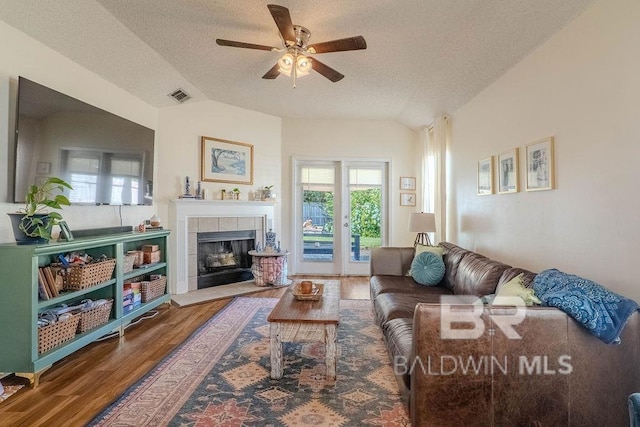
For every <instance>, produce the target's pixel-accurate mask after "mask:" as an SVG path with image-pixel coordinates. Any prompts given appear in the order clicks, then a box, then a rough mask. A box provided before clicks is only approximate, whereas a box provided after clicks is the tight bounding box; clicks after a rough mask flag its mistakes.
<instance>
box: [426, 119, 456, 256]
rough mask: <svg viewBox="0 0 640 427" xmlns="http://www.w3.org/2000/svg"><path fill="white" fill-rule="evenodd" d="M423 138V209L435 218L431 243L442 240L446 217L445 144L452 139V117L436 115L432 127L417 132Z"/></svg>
mask: <svg viewBox="0 0 640 427" xmlns="http://www.w3.org/2000/svg"><path fill="white" fill-rule="evenodd" d="M420 137H421V140H422V148H423V150H422V151H423V153H422V188H423V196H422V200H423V211H424V212H433V213H435V217H436V233H435V239H434V243H438V242H442V241H445V240H446V238H447V234H446V230H447V227H446V219H447V212H446V208H447V191H446V183H447V180H446V177H447V169H446V164H447V159H446V156H447V146H448V145H449V144H450V142H451V141H450V139H451V119H450V118H449V117H448V116H447V115H444V114H443V115H441V116H438V117H436V119H435V121H434V122H433V126H429V127H427V128H425V129H423V131H422V132H421V134H420Z"/></svg>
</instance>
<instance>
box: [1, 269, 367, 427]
mask: <svg viewBox="0 0 640 427" xmlns="http://www.w3.org/2000/svg"><path fill="white" fill-rule="evenodd" d="M312 277H318V276H312ZM296 278H302V276H297V277H296ZM328 279H329V277H328ZM331 279H339V280H340V282H341V284H342V286H341V292H340V293H341V298H342V299H369V278H368V277H340V278H337V277H331ZM285 291H286V288H281V289H274V290H271V291H262V292H258V293H256V294H248V295H243V296H246V297H252V296H253V297H258V298H269V297H280V296H282V294H283V293H284V292H285ZM230 301H231V299H226V300H219V301H213V302H208V303H203V304H198V305H192V306H188V307H182V308H177V307H170V308H169V307H168V306H166V305H164V306H162V307H161V308H159V309H158V314H157V315H156V316H155V317H154V318H153V319H150V320H144V321H142V322H140V323H138V324H136V325H132V326H130V327H129V328H128V329H127V330H126V332H125V335H124V337H122V338H120V339H118V338H117V337H115V338H110V339H107V340H104V341H100V342H95V343H92V344H90V345H89V346H87V347H85V348H83V349H81V350H79V351H77V352H75V353H74V354H72V355H69V356H68V357H66V358H65V359H63V360H61V361H59V362H57V363H55V364H54V365H53V366H52V367H51V368H50V369H49V370H48V371H46V372H45V373H44V374H42V376H41V377H40V385H39V387H37V388H36V389H31V388H29V387H28V386H26V387H24V388H23V389H21V390H20V391H18V393H16V394H15V395H14V396H11V398H9V399H8V400H7V401H5V402H2V403H0V426H2V427H4V426H29V427H31V426H84V425H85V424H87V423H88V422H89V421H91V420H92V419H93V418H94V417H95V416H96V415H97V414H99V413H100V412H101V411H102V410H103V409H104V408H105V407H106V406H108V405H109V404H110V403H111V402H113V401H114V400H115V399H116V398H117V397H118V396H120V395H121V394H122V393H123V392H124V391H125V390H126V389H127V388H128V387H130V386H131V385H132V384H134V383H135V382H136V381H137V380H138V379H140V378H141V377H142V376H143V375H144V374H146V373H147V372H149V371H150V370H151V369H152V368H153V367H154V366H156V365H157V364H158V362H160V361H161V360H162V358H164V357H165V356H167V355H168V354H169V353H170V352H171V351H172V350H173V349H174V348H175V347H176V346H178V345H179V344H181V343H182V342H183V341H184V340H185V339H186V338H188V337H189V336H190V335H191V334H192V333H193V332H194V331H195V330H196V329H198V327H200V326H201V325H202V324H203V323H204V322H205V321H207V320H208V319H209V318H211V316H213V315H214V314H215V313H217V312H218V311H220V310H221V309H222V308H224V306H226V305H227V304H228V303H229V302H230ZM2 383H3V384H10V383H11V384H17V383H22V384H26V383H27V381H26V380H24V379H22V378H17V377H13V376H10V377H7V378H4V379H2Z"/></svg>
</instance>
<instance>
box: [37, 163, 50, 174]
mask: <svg viewBox="0 0 640 427" xmlns="http://www.w3.org/2000/svg"><path fill="white" fill-rule="evenodd" d="M36 173H37V174H41V175H46V174H48V173H51V162H38V163H37V164H36Z"/></svg>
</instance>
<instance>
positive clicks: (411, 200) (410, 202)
mask: <svg viewBox="0 0 640 427" xmlns="http://www.w3.org/2000/svg"><path fill="white" fill-rule="evenodd" d="M415 205H416V193H400V206H415Z"/></svg>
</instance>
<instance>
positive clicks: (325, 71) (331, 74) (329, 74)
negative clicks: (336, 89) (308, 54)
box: [311, 58, 344, 83]
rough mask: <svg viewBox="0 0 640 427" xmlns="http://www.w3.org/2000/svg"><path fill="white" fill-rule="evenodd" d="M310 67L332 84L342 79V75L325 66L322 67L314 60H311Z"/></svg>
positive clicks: (320, 63) (321, 64)
mask: <svg viewBox="0 0 640 427" xmlns="http://www.w3.org/2000/svg"><path fill="white" fill-rule="evenodd" d="M311 67H312V68H313V69H314V70H316V71H317V72H318V73H320V74H322V75H323V76H325V77H326V78H328V79H329V80H331V81H332V82H334V83H335V82H337V81H340V80H342V79H343V78H344V75H342V74H340V73H339V72H337V71H336V70H334V69H333V68H331V67H329V66H327V65H324V64H323V63H322V62H320V61H318V60H317V59H316V58H313V61H311Z"/></svg>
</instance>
